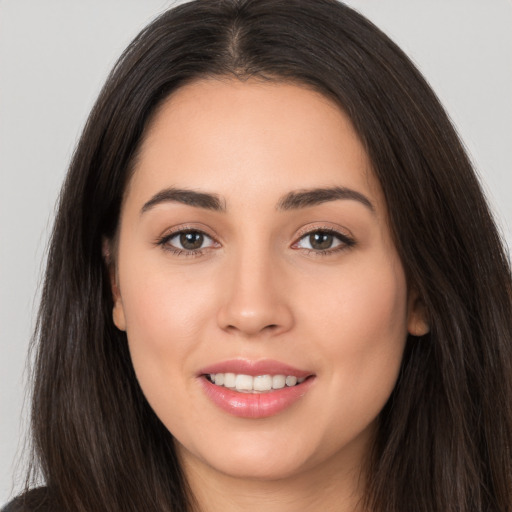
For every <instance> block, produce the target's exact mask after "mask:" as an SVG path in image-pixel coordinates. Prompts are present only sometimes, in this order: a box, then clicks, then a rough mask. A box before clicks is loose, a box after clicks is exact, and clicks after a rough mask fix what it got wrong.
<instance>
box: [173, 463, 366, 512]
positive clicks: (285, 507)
mask: <svg viewBox="0 0 512 512" xmlns="http://www.w3.org/2000/svg"><path fill="white" fill-rule="evenodd" d="M182 462H183V463H184V464H183V468H184V470H185V474H186V476H187V480H188V483H189V486H190V490H191V492H192V495H193V496H194V498H195V507H194V509H193V510H194V512H235V511H237V512H239V511H240V510H243V511H244V512H261V511H264V512H306V511H307V512H309V511H311V510H322V511H325V512H363V505H362V497H363V492H364V482H365V478H364V475H363V472H362V470H361V466H360V465H354V464H352V465H350V464H348V465H347V464H344V465H343V466H342V465H341V464H340V460H339V458H333V459H332V460H330V461H327V462H324V463H323V464H322V465H321V467H320V466H317V467H313V468H308V469H306V470H304V471H302V472H300V473H298V474H294V475H293V476H288V477H284V478H279V479H272V480H266V479H250V478H237V477H234V476H232V475H226V474H223V473H219V472H218V471H216V470H215V469H213V468H211V467H210V466H207V465H206V464H205V463H204V462H202V461H199V460H198V459H194V458H187V460H182Z"/></svg>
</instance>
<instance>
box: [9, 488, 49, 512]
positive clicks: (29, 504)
mask: <svg viewBox="0 0 512 512" xmlns="http://www.w3.org/2000/svg"><path fill="white" fill-rule="evenodd" d="M0 512H56V510H55V509H54V508H51V506H50V503H49V500H48V492H47V489H46V487H38V488H37V489H32V490H30V491H28V492H26V493H24V494H21V495H20V496H18V497H17V498H14V499H13V500H12V501H11V502H9V503H8V504H7V505H5V507H4V508H2V509H1V511H0Z"/></svg>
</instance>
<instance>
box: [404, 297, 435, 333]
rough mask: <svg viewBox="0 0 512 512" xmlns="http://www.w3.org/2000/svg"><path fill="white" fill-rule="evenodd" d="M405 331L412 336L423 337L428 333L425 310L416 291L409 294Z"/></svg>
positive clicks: (428, 324) (428, 325) (428, 326)
mask: <svg viewBox="0 0 512 512" xmlns="http://www.w3.org/2000/svg"><path fill="white" fill-rule="evenodd" d="M407 331H408V332H409V334H412V335H413V336H424V335H425V334H427V333H428V332H430V323H429V320H428V315H427V308H426V307H425V303H424V302H423V299H422V298H421V297H420V295H419V293H418V292H417V291H416V290H411V291H410V292H409V297H408V303H407Z"/></svg>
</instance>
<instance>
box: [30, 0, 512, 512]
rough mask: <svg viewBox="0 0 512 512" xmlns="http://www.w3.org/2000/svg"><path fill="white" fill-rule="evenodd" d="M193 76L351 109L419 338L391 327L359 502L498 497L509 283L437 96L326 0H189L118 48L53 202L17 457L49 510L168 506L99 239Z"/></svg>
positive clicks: (402, 505) (484, 502) (392, 508)
mask: <svg viewBox="0 0 512 512" xmlns="http://www.w3.org/2000/svg"><path fill="white" fill-rule="evenodd" d="M207 76H231V77H236V78H237V79H240V80H246V79H248V78H250V77H258V78H259V79H263V80H271V81H282V82H296V83H301V84H304V85H307V86H309V87H312V88H314V89H315V90H318V91H320V92H322V93H323V94H325V95H326V96H328V97H330V98H331V99H333V100H334V101H336V102H337V103H338V104H339V105H340V108H342V109H343V110H344V111H345V112H346V113H347V114H348V115H349V116H350V118H351V119H352V122H353V124H354V126H355V128H356V130H357V132H358V134H359V136H360V138H361V140H362V142H363V144H364V145H365V147H366V150H367V152H368V155H369V157H370V159H371V162H372V164H373V170H374V172H375V175H376V176H377V178H378V179H379V181H380V184H381V187H382V190H383V192H384V195H385V198H386V201H387V206H388V209H389V216H390V225H391V230H392V233H393V236H394V240H395V244H396V247H397V250H398V253H399V255H400V257H401V260H402V263H403V266H404V269H405V272H406V275H407V278H408V282H409V284H410V286H413V287H414V288H415V289H416V290H417V291H418V292H419V294H420V295H421V297H422V299H423V301H424V303H425V305H426V308H427V311H428V316H429V319H430V323H431V332H430V334H428V335H426V336H424V337H422V338H414V337H412V336H410V337H409V339H408V341H407V346H406V351H405V354H404V359H403V363H402V368H401V372H400V376H399V379H398V382H397V384H396V387H395V390H394V391H393V393H392V396H391V397H390V399H389V401H388V403H387V404H386V406H385V408H384V410H383V411H382V413H381V415H380V424H379V431H378V436H377V439H376V442H375V446H374V449H373V453H372V458H371V463H370V464H369V471H368V474H369V480H368V482H367V493H366V500H367V506H368V508H369V509H371V510H372V511H374V512H410V511H414V512H455V511H457V512H484V511H485V512H490V511H493V512H507V511H508V512H509V511H510V507H511V503H512V490H511V459H512V284H511V276H510V269H509V263H508V261H507V258H506V256H505V254H504V251H503V248H502V245H501V242H500V239H499V237H498V234H497V230H496V227H495V225H494V223H493V220H492V217H491V215H490V213H489V210H488V207H487V205H486V202H485V200H484V197H483V194H482V191H481V189H480V186H479V184H478V181H477V179H476V177H475V174H474V172H473V170H472V167H471V164H470V162H469V160H468V158H467V156H466V154H465V152H464V150H463V148H462V145H461V143H460V141H459V140H458V137H457V135H456V133H455V131H454V129H453V127H452V126H451V124H450V122H449V120H448V117H447V115H446V114H445V112H444V110H443V108H442V107H441V105H440V103H439V101H438V100H437V98H436V96H435V95H434V93H433V92H432V90H431V89H430V88H429V86H428V85H427V84H426V82H425V80H424V79H423V78H422V77H421V75H420V74H419V73H418V71H417V70H416V69H415V67H414V66H413V65H412V63H411V62H410V60H409V59H408V58H407V57H406V56H405V54H404V53H403V52H402V51H401V50H400V49H399V48H398V47H397V46H396V45H395V44H394V43H393V42H392V41H390V40H389V39H388V38H387V37H386V36H385V35H384V34H383V33H382V32H381V31H380V30H379V29H378V28H376V27H375V26H374V25H372V24H371V23H370V22H369V21H367V20H366V19H365V18H363V17H362V16H361V15H359V14H358V13H356V12H355V11H353V10H351V9H349V8H348V7H346V6H345V5H343V4H341V3H339V2H336V1H334V0H197V1H194V2H190V3H187V4H184V5H180V6H178V7H176V8H174V9H172V10H170V11H168V12H166V13H164V14H163V15H162V16H160V17H159V18H158V19H157V20H155V21H154V22H153V23H152V24H151V25H149V26H148V27H147V28H146V29H145V30H144V31H143V32H142V33H141V34H140V35H139V36H138V37H137V38H136V39H135V40H134V41H133V42H132V44H131V45H130V46H129V47H128V49H127V50H126V51H125V52H124V54H123V55H122V57H121V59H120V60H119V62H118V63H117V65H116V66H115V68H114V70H113V71H112V73H111V75H110V76H109V78H108V80H107V83H106V85H105V86H104V88H103V90H102V92H101V94H100V97H99V98H98V100H97V103H96V105H95V107H94V109H93V111H92V112H91V115H90V117H89V120H88V122H87V125H86V127H85V129H84V132H83V134H82V137H81V139H80V142H79V144H78V147H77V149H76V152H75V154H74V157H73V160H72V163H71V166H70V169H69V173H68V176H67V179H66V182H65V184H64V187H63V190H62V194H61V197H60V205H59V210H58V214H57V218H56V222H55V226H54V230H53V235H52V240H51V246H50V251H49V255H48V266H47V271H46V278H45V283H44V289H43V293H42V301H41V307H40V313H39V320H38V327H37V332H36V335H35V341H36V343H37V358H36V362H35V368H34V392H33V405H32V432H33V443H34V459H33V460H34V467H39V468H40V470H41V472H42V476H43V478H44V480H45V482H46V486H47V487H46V490H45V491H44V495H45V499H46V501H47V503H51V504H53V506H54V507H55V509H56V510H70V511H71V510H72V511H76V512H86V511H87V512H90V511H95V512H100V511H109V512H112V511H122V512H130V511H133V512H140V511H146V510H147V511H174V512H177V511H180V512H181V511H186V510H191V505H190V503H191V496H190V493H189V492H188V489H187V485H186V481H185V478H184V476H183V474H182V472H181V469H180V466H179V464H178V461H177V458H176V455H175V452H174V448H173V439H172V435H171V433H169V432H168V431H167V430H166V428H165V427H164V426H163V425H162V423H161V422H160V421H159V419H158V418H157V417H156V415H155V414H154V412H153V411H152V410H151V408H150V407H149V405H148V403H147V402H146V400H145V398H144V396H143V394H142V392H141V389H140V387H139V385H138V383H137V380H136V377H135V374H134V371H133V368H132V364H131V361H130V356H129V353H128V348H127V340H126V336H125V334H124V333H123V332H120V331H118V330H117V329H116V328H115V327H114V325H113V323H112V297H111V293H110V286H109V281H108V275H107V270H106V268H105V264H104V261H103V258H102V240H103V239H104V238H112V237H114V235H115V233H116V229H117V223H118V218H119V211H120V205H121V200H122V197H123V193H124V190H125V186H126V183H127V182H128V180H129V177H130V173H131V172H132V168H133V161H134V158H135V155H136V152H137V149H138V147H139V146H140V143H141V139H142V137H143V134H144V128H145V126H146V125H147V123H148V121H149V119H150V118H151V116H152V115H153V114H154V112H155V110H156V109H157V108H158V106H159V104H160V103H161V102H162V101H163V99H165V98H166V97H167V96H168V95H169V94H170V93H172V92H173V91H174V90H176V89H177V88H179V87H180V86H183V85H184V84H186V83H188V82H190V81H193V80H196V79H199V78H203V77H207Z"/></svg>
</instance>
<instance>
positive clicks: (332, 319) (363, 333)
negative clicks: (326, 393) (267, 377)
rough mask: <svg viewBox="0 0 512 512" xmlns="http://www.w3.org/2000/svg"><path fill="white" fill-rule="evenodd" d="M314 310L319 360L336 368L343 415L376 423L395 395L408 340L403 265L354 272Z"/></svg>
mask: <svg viewBox="0 0 512 512" xmlns="http://www.w3.org/2000/svg"><path fill="white" fill-rule="evenodd" d="M308 305H309V308H308V307H307V306H306V307H305V308H304V313H303V314H304V315H308V313H307V311H310V313H309V316H308V318H309V320H310V321H309V324H308V331H309V333H310V334H309V336H310V337H313V336H314V339H316V340H318V342H317V347H318V350H317V353H318V358H319V359H320V357H321V358H322V359H325V358H326V357H327V358H328V359H329V360H330V361H331V363H332V364H330V365H329V372H330V373H329V375H328V376H327V379H328V380H329V385H330V389H331V392H332V394H333V396H336V397H337V398H336V400H338V401H339V402H342V403H343V404H344V406H343V407H340V408H339V410H340V411H342V410H343V411H351V413H352V414H354V416H358V415H363V416H364V417H365V418H366V419H367V420H371V419H372V417H375V416H376V415H377V414H378V413H379V412H380V410H381V409H382V407H383V406H384V404H385V402H386V401H387V399H388V397H389V395H390V393H391V391H392V390H393V387H394V385H395V382H396V379H397V376H398V372H399V369H400V364H401V360H402V355H403V350H404V346H405V341H406V338H407V287H406V282H405V276H404V273H403V270H402V267H401V265H400V264H396V263H395V262H394V261H391V262H390V261H386V262H385V264H375V265H366V266H365V268H364V269H363V268H361V269H360V270H358V271H354V269H353V268H351V272H347V273H346V274H345V273H343V274H340V275H339V279H334V280H332V281H331V282H330V283H329V284H328V285H324V286H322V287H320V288H317V290H316V292H315V294H314V295H313V296H311V295H310V296H309V301H308ZM311 311H314V314H311ZM315 333H316V334H315ZM319 364H321V362H320V360H319Z"/></svg>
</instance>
